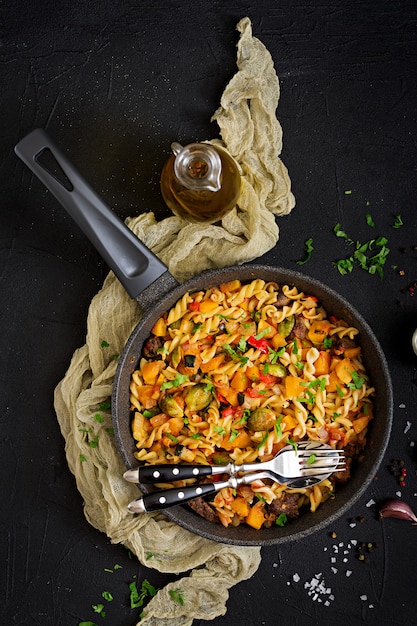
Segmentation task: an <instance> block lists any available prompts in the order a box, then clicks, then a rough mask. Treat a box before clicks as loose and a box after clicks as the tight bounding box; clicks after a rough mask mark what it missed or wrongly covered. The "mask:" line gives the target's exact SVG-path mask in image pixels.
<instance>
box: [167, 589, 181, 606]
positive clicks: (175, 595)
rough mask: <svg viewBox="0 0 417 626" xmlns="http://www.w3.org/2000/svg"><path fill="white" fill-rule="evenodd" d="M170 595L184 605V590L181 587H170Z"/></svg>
mask: <svg viewBox="0 0 417 626" xmlns="http://www.w3.org/2000/svg"><path fill="white" fill-rule="evenodd" d="M169 595H170V596H171V598H172V600H173V601H174V602H176V603H177V604H180V605H181V606H184V592H183V591H182V590H181V589H170V590H169Z"/></svg>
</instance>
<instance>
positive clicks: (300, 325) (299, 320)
mask: <svg viewBox="0 0 417 626" xmlns="http://www.w3.org/2000/svg"><path fill="white" fill-rule="evenodd" d="M307 332H308V329H307V326H306V323H305V320H304V318H303V317H302V316H301V315H296V316H295V324H294V327H293V329H292V331H291V333H290V335H289V339H290V340H291V341H292V340H293V339H295V338H296V337H297V339H305V337H306V335H307Z"/></svg>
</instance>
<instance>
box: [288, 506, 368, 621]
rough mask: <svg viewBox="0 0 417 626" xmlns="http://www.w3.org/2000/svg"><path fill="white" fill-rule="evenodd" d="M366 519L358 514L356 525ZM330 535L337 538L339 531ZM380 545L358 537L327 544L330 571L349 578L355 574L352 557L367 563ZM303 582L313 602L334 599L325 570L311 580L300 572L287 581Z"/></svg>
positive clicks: (365, 599)
mask: <svg viewBox="0 0 417 626" xmlns="http://www.w3.org/2000/svg"><path fill="white" fill-rule="evenodd" d="M364 521H365V519H364V518H363V517H362V516H358V517H356V518H354V521H353V523H354V525H356V523H357V522H359V523H362V522H364ZM329 536H330V537H331V539H337V533H336V532H334V531H332V532H330V534H329ZM377 547H378V544H377V543H376V542H374V541H361V542H359V541H358V540H357V539H350V540H349V541H346V542H345V541H338V542H335V543H334V544H333V545H331V546H330V547H328V546H325V547H324V548H323V550H324V552H329V564H330V572H331V573H332V574H333V575H336V574H338V575H339V576H340V575H342V574H343V575H344V576H346V578H349V577H350V576H352V574H353V570H352V569H351V568H350V567H349V561H350V559H351V558H352V557H354V558H355V560H358V561H361V562H364V563H367V562H368V559H369V557H370V554H371V553H372V552H373V551H374V550H375V549H376V548H377ZM293 583H295V584H298V583H302V584H303V588H304V589H305V590H306V591H307V595H308V596H309V597H310V598H311V600H312V601H313V602H318V603H320V604H322V605H323V606H330V605H331V603H332V602H333V601H334V599H335V596H334V594H333V591H332V588H331V586H330V585H329V584H327V582H326V580H325V574H323V572H318V573H316V574H314V575H313V576H312V578H311V579H310V580H306V581H304V583H303V581H302V580H301V577H300V574H298V573H295V574H293V576H292V580H288V581H287V585H291V584H293ZM360 599H361V600H362V601H364V602H365V601H367V599H368V597H367V596H366V595H362V596H360ZM368 607H369V608H370V609H373V608H374V605H373V604H369V605H368Z"/></svg>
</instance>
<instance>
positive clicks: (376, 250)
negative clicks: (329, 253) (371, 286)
mask: <svg viewBox="0 0 417 626" xmlns="http://www.w3.org/2000/svg"><path fill="white" fill-rule="evenodd" d="M333 232H334V234H335V235H336V237H341V238H342V239H345V240H346V242H347V243H348V244H349V245H351V246H354V247H355V250H354V251H353V253H352V254H351V255H350V256H349V257H347V258H345V259H339V260H338V261H334V262H333V265H334V267H335V268H336V269H337V270H338V272H339V274H341V275H342V276H344V275H346V274H348V273H350V272H352V270H353V268H354V267H355V264H358V265H359V267H360V268H361V269H363V270H365V271H366V272H368V274H378V275H379V276H380V278H382V277H383V267H384V265H385V262H386V260H387V257H388V254H389V252H390V249H389V248H388V246H387V244H388V239H387V238H386V237H377V238H376V239H369V241H366V242H365V243H361V242H359V241H356V243H355V242H354V241H353V240H352V239H350V237H348V235H347V234H346V233H345V232H344V231H343V230H342V229H341V226H340V224H336V226H335V227H334V228H333Z"/></svg>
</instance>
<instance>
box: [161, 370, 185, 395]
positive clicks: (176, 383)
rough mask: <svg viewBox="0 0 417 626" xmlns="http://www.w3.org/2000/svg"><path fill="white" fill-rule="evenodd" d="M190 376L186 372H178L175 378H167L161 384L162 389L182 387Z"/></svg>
mask: <svg viewBox="0 0 417 626" xmlns="http://www.w3.org/2000/svg"><path fill="white" fill-rule="evenodd" d="M188 380H189V378H188V376H187V375H186V374H177V375H176V376H175V378H174V380H166V381H165V382H163V383H162V385H161V391H163V390H164V389H172V388H173V387H181V385H183V384H184V383H186V382H188Z"/></svg>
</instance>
